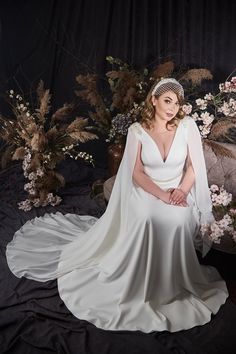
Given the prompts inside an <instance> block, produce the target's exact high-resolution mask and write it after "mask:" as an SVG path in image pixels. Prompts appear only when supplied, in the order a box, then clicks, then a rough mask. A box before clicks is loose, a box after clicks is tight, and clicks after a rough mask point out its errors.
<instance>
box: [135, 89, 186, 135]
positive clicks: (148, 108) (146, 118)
mask: <svg viewBox="0 0 236 354" xmlns="http://www.w3.org/2000/svg"><path fill="white" fill-rule="evenodd" d="M155 86H156V83H155V84H154V85H153V86H152V88H151V89H150V91H149V93H148V95H147V97H146V100H145V102H144V107H143V110H142V112H141V124H142V125H144V126H145V128H147V129H151V128H152V127H153V125H154V121H155V108H154V106H153V104H152V96H154V97H156V98H159V97H160V96H161V95H163V93H165V92H167V91H172V92H174V93H175V94H176V96H177V98H178V101H179V104H180V108H179V111H178V112H177V114H176V116H175V117H174V118H172V119H171V120H170V121H169V122H167V123H166V128H167V129H168V126H171V125H175V126H178V124H179V121H180V120H181V119H183V118H184V116H185V113H184V111H183V110H182V108H181V107H182V106H183V104H184V97H183V96H182V95H181V94H180V91H179V89H178V88H177V87H176V86H175V85H173V87H170V86H169V85H166V89H165V84H163V85H162V86H161V91H160V92H158V91H157V92H156V93H155V94H154V95H153V89H154V87H155Z"/></svg>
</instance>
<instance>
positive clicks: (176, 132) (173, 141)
mask: <svg viewBox="0 0 236 354" xmlns="http://www.w3.org/2000/svg"><path fill="white" fill-rule="evenodd" d="M140 126H141V125H140ZM141 128H142V129H143V131H144V132H145V133H146V134H147V135H148V136H149V137H150V138H151V140H153V143H154V144H155V146H156V148H157V150H158V152H159V154H160V157H161V159H162V161H163V163H165V162H166V161H167V160H168V157H169V155H170V153H171V150H172V146H173V145H174V143H175V137H176V135H177V134H178V128H179V126H178V127H177V128H176V130H175V132H174V136H173V138H172V141H171V144H170V147H169V150H168V153H167V155H166V156H164V157H163V156H162V154H161V151H160V148H159V146H158V143H157V142H156V141H155V139H154V138H153V137H152V136H151V134H149V133H148V132H147V131H146V130H145V129H144V128H143V127H142V126H141Z"/></svg>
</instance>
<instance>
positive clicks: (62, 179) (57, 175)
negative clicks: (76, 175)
mask: <svg viewBox="0 0 236 354" xmlns="http://www.w3.org/2000/svg"><path fill="white" fill-rule="evenodd" d="M54 176H55V178H56V179H57V180H58V181H59V183H60V186H61V187H64V186H65V178H64V177H63V176H62V175H61V174H60V173H58V172H54Z"/></svg>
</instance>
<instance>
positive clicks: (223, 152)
mask: <svg viewBox="0 0 236 354" xmlns="http://www.w3.org/2000/svg"><path fill="white" fill-rule="evenodd" d="M203 143H204V144H205V145H208V146H209V147H210V148H211V149H212V151H213V152H214V154H215V155H216V156H221V157H228V158H230V159H236V156H235V155H234V154H233V153H232V151H231V150H230V149H227V148H226V147H225V146H222V145H221V144H219V143H218V142H216V141H213V140H210V139H203Z"/></svg>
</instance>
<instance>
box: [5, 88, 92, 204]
mask: <svg viewBox="0 0 236 354" xmlns="http://www.w3.org/2000/svg"><path fill="white" fill-rule="evenodd" d="M8 94H9V99H10V104H11V106H12V111H13V113H14V118H13V119H7V118H5V117H2V116H0V124H1V125H0V137H1V138H2V139H3V140H5V141H6V142H7V143H8V152H10V155H11V157H12V159H13V160H23V164H22V167H23V172H24V176H25V178H26V179H28V182H27V183H26V184H25V186H24V189H25V190H26V191H27V193H28V198H27V199H26V200H24V201H22V202H20V203H19V208H20V209H23V210H25V211H27V210H30V209H31V208H32V206H35V207H39V206H45V205H48V204H51V205H57V204H59V203H60V201H61V198H60V197H59V196H57V195H55V194H54V193H53V192H54V191H56V190H58V188H60V187H62V186H63V185H64V183H65V181H64V177H63V176H62V175H61V174H59V173H58V172H57V171H56V166H57V164H58V163H59V162H60V161H61V160H62V159H64V158H65V156H70V157H71V158H75V159H79V158H80V159H84V160H85V161H88V162H90V163H93V159H92V156H91V155H89V154H87V153H86V152H82V151H77V147H78V146H79V143H83V142H86V141H88V140H91V139H95V138H97V136H96V135H95V134H93V133H91V132H88V131H87V130H86V128H87V126H88V121H87V119H82V118H80V117H77V118H74V119H73V120H72V121H71V119H70V121H69V122H68V118H71V116H72V111H73V106H72V105H71V104H64V106H63V107H61V108H59V109H58V110H57V111H56V112H55V113H54V114H52V115H51V116H49V111H50V99H51V94H50V92H49V90H47V89H45V88H44V84H43V82H42V81H40V83H39V85H38V88H37V100H38V106H37V108H36V109H34V110H31V109H30V105H29V103H28V102H25V100H24V98H23V97H22V96H21V95H19V94H15V92H14V91H13V90H10V91H9V92H8Z"/></svg>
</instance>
